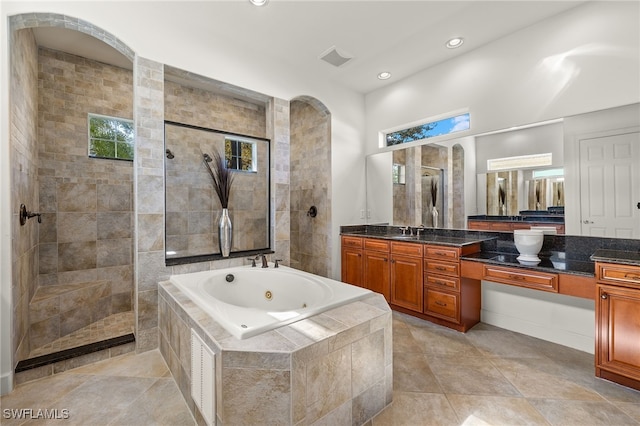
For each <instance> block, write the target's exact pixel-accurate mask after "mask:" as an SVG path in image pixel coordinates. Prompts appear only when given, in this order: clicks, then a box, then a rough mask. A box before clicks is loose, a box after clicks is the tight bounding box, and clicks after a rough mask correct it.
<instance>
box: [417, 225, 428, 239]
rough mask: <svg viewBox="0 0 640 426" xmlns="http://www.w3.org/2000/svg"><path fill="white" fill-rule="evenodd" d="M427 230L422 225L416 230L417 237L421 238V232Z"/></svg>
mask: <svg viewBox="0 0 640 426" xmlns="http://www.w3.org/2000/svg"><path fill="white" fill-rule="evenodd" d="M426 230H427V228H425V227H424V225H420V226H419V227H418V228H416V236H418V237H419V236H420V232H422V231H426Z"/></svg>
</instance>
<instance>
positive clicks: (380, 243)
mask: <svg viewBox="0 0 640 426" xmlns="http://www.w3.org/2000/svg"><path fill="white" fill-rule="evenodd" d="M363 239H364V249H365V250H373V251H382V252H385V253H389V247H391V243H390V242H389V241H386V240H374V239H371V238H363Z"/></svg>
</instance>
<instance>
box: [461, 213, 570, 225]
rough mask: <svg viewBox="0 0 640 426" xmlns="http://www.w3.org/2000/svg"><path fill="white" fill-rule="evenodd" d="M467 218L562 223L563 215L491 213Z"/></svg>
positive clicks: (487, 220) (485, 220)
mask: <svg viewBox="0 0 640 426" xmlns="http://www.w3.org/2000/svg"><path fill="white" fill-rule="evenodd" d="M467 220H478V221H482V222H522V223H532V222H535V223H539V222H549V223H557V224H563V223H564V216H562V215H557V214H535V215H519V216H493V215H477V216H468V217H467Z"/></svg>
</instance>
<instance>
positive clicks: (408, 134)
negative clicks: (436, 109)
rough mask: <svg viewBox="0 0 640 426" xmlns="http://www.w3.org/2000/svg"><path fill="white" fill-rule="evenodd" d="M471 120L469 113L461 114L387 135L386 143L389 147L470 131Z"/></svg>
mask: <svg viewBox="0 0 640 426" xmlns="http://www.w3.org/2000/svg"><path fill="white" fill-rule="evenodd" d="M469 118H470V117H469V113H466V114H460V115H456V116H454V117H448V118H443V119H441V120H437V121H432V122H429V123H425V124H420V125H418V126H413V127H409V128H407V129H402V130H397V131H395V132H389V133H386V134H385V142H386V144H387V146H393V145H400V144H403V143H409V142H414V141H419V140H422V139H427V138H433V137H436V136H442V135H448V134H450V133H455V132H461V131H463V130H469V129H470V122H469Z"/></svg>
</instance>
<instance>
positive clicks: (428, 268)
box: [424, 259, 460, 277]
mask: <svg viewBox="0 0 640 426" xmlns="http://www.w3.org/2000/svg"><path fill="white" fill-rule="evenodd" d="M424 272H425V273H426V272H429V273H434V274H442V275H452V276H455V277H457V276H459V275H460V264H459V263H458V262H456V263H453V262H438V261H435V260H431V259H425V260H424Z"/></svg>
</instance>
